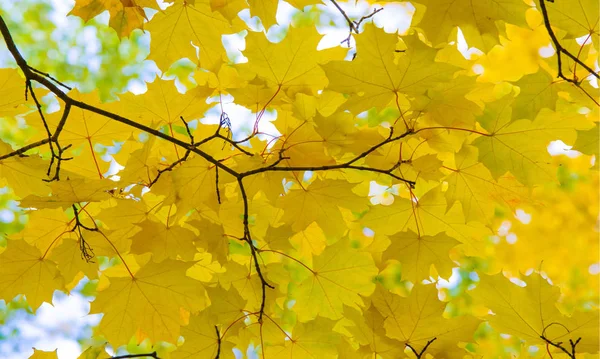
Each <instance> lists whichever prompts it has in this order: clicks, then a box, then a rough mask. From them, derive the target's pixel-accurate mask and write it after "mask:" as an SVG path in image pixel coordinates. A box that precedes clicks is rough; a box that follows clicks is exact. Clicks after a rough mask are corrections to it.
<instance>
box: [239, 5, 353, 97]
mask: <svg viewBox="0 0 600 359" xmlns="http://www.w3.org/2000/svg"><path fill="white" fill-rule="evenodd" d="M259 2H260V1H259ZM320 40H321V36H320V35H319V33H318V32H317V31H316V30H315V29H314V28H313V27H301V28H293V27H292V28H290V30H289V32H288V34H287V36H286V38H285V41H284V42H281V43H277V44H274V43H272V42H270V41H269V40H268V39H267V38H266V36H265V35H264V34H263V33H250V34H248V36H247V37H246V43H247V46H246V51H244V56H246V57H247V58H248V64H241V65H238V66H239V68H240V69H246V70H247V71H250V72H253V73H255V74H256V76H257V77H258V78H260V79H262V80H264V81H265V82H266V84H267V85H268V86H269V87H271V88H272V93H273V95H272V96H273V97H275V96H276V94H277V93H278V92H279V90H284V91H286V92H288V93H289V94H290V95H293V94H295V93H298V92H302V93H307V94H314V93H316V92H317V91H318V90H320V89H322V88H323V87H325V84H326V83H327V77H326V76H325V74H324V72H323V70H322V69H321V67H320V66H319V64H324V63H326V62H327V61H328V60H329V59H330V58H331V57H336V56H340V57H341V55H342V52H341V51H338V50H336V49H328V50H321V51H317V45H318V44H319V41H320ZM336 54H337V55H336Z"/></svg>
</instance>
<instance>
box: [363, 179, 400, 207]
mask: <svg viewBox="0 0 600 359" xmlns="http://www.w3.org/2000/svg"><path fill="white" fill-rule="evenodd" d="M399 187H400V186H399V185H394V186H391V187H389V186H383V185H380V184H379V183H377V182H375V181H371V182H370V183H369V196H370V197H371V203H372V204H382V205H384V206H389V205H391V204H392V203H394V195H396V196H397V195H398V189H399Z"/></svg>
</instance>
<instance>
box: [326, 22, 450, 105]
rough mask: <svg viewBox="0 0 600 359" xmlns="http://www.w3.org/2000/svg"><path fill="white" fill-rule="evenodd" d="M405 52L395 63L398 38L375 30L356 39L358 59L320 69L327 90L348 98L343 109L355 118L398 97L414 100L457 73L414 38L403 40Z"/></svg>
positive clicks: (334, 63) (337, 62)
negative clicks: (348, 96) (325, 76)
mask: <svg viewBox="0 0 600 359" xmlns="http://www.w3.org/2000/svg"><path fill="white" fill-rule="evenodd" d="M403 41H404V43H405V44H406V47H407V49H406V50H405V51H404V53H402V54H401V55H400V57H398V59H396V54H397V53H396V44H397V43H398V37H397V36H396V35H394V34H387V33H385V32H384V31H383V30H381V29H378V28H376V27H374V26H368V27H366V29H365V31H364V32H363V33H361V34H360V36H358V38H357V40H356V42H357V48H358V50H357V51H358V52H359V54H360V55H359V56H357V58H356V59H355V60H354V61H351V62H349V61H343V62H340V61H334V62H331V63H329V64H327V65H324V66H323V68H324V69H325V72H326V74H327V78H328V79H329V86H328V87H327V88H328V89H329V90H333V91H338V92H343V93H347V94H351V95H352V96H351V97H350V98H349V99H348V101H346V102H345V103H344V104H343V105H342V106H343V107H344V108H346V109H350V110H351V111H352V112H354V113H355V114H358V113H359V112H361V111H364V110H368V109H370V108H371V107H377V108H382V107H385V106H386V105H387V104H388V103H389V102H390V101H392V100H396V101H398V98H399V96H417V95H422V94H424V93H425V92H426V91H427V90H428V89H429V88H431V87H433V86H434V85H436V84H439V83H441V82H443V81H447V80H449V79H450V78H451V77H452V75H453V74H454V72H455V71H456V70H458V69H457V68H455V67H454V66H452V65H449V64H444V63H439V62H435V61H434V59H435V56H436V53H437V50H435V49H434V48H430V47H428V46H427V45H425V44H424V43H423V42H421V40H419V39H418V38H417V37H414V36H413V37H405V38H404V39H403Z"/></svg>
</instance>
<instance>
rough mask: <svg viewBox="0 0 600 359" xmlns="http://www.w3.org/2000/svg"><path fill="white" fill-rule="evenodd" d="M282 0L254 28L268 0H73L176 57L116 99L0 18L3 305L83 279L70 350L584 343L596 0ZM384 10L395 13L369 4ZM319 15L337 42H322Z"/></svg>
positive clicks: (344, 352)
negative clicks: (90, 321)
mask: <svg viewBox="0 0 600 359" xmlns="http://www.w3.org/2000/svg"><path fill="white" fill-rule="evenodd" d="M287 2H288V3H289V4H288V5H291V6H292V7H294V8H296V9H298V10H299V11H296V13H295V15H294V18H293V20H292V23H291V25H290V26H289V28H287V29H284V31H282V32H280V35H279V38H275V36H274V35H273V33H272V32H269V34H268V36H267V33H266V32H265V31H263V29H269V28H270V27H271V26H272V25H275V24H277V19H276V17H275V15H276V13H277V7H278V6H283V5H282V2H279V1H276V0H247V1H246V0H229V1H225V0H195V1H189V0H188V1H183V0H175V2H174V3H173V4H171V5H170V6H168V7H165V6H162V7H159V5H158V4H157V3H156V2H155V1H154V0H135V1H134V0H76V2H75V5H74V8H73V9H72V10H71V12H70V14H71V16H78V17H80V18H82V19H83V20H84V21H88V20H90V19H92V18H94V17H96V16H97V15H99V14H100V13H102V12H104V11H105V10H108V12H109V16H110V17H109V22H108V26H110V27H111V28H113V29H114V30H115V31H116V33H117V34H118V36H119V37H122V38H126V37H129V36H133V34H135V33H137V32H141V31H144V32H146V33H149V34H150V54H149V56H148V59H149V60H153V61H154V62H155V63H156V65H157V66H158V68H159V69H160V70H161V71H163V72H164V71H167V70H168V69H169V68H170V67H171V65H173V64H174V63H175V62H176V61H178V60H180V59H182V58H187V59H188V60H191V61H192V62H193V63H194V64H195V65H197V67H196V68H195V69H194V70H193V72H192V74H191V76H192V77H193V80H188V81H187V82H186V84H187V85H186V87H187V89H186V91H185V93H183V91H182V89H181V87H180V88H179V90H178V88H177V87H176V86H175V83H174V81H173V80H167V79H166V78H165V77H163V78H160V77H159V78H157V79H155V80H154V81H153V82H151V83H148V84H147V87H148V89H147V91H146V92H144V93H142V94H133V93H131V92H126V93H122V94H119V95H118V96H117V97H118V98H117V99H113V100H110V99H105V98H103V99H102V100H101V97H100V95H99V94H98V92H91V93H84V92H80V91H79V90H77V89H76V88H72V87H73V85H75V86H76V85H77V84H76V83H75V84H72V83H68V84H64V83H62V82H61V79H60V78H56V77H54V75H53V74H52V73H50V74H48V73H46V72H45V71H46V70H45V69H44V68H34V67H32V66H30V65H29V64H28V62H27V61H28V58H27V56H26V55H25V54H26V53H27V51H26V46H25V45H22V44H19V43H18V42H17V41H15V40H14V39H13V37H12V36H11V33H12V31H13V30H14V29H12V28H11V26H9V25H7V22H5V20H3V17H4V14H0V15H3V16H2V17H0V31H1V33H2V36H3V39H4V43H5V44H6V47H4V48H0V51H3V52H4V53H5V54H7V56H9V57H10V58H11V59H14V62H13V64H14V66H13V67H12V68H5V69H0V84H1V85H0V116H1V117H2V118H3V119H10V118H20V119H22V120H23V121H24V123H25V124H26V126H27V127H28V128H29V129H31V132H30V133H31V136H30V137H29V138H27V139H26V140H24V141H16V140H13V139H9V138H7V139H2V141H1V142H0V181H1V183H2V184H3V185H6V186H8V187H9V188H10V190H11V191H12V193H13V195H14V197H15V198H16V199H18V200H19V203H20V204H19V206H20V207H21V208H22V209H23V211H24V212H25V213H26V214H27V215H28V222H27V224H26V226H25V228H24V229H23V230H22V231H19V232H17V233H14V234H10V235H9V236H8V239H7V241H6V246H5V248H2V247H0V299H3V300H5V301H10V300H12V299H13V298H14V297H15V296H18V295H23V296H24V297H25V298H26V299H27V302H28V303H29V305H30V306H31V308H32V309H33V310H34V311H35V310H36V309H37V308H38V307H39V306H40V305H41V304H42V303H43V302H51V300H52V294H53V292H54V291H55V290H59V291H65V292H68V291H70V290H72V289H73V288H74V287H75V285H77V283H79V282H80V280H82V278H84V277H86V278H87V280H89V281H92V283H95V284H96V285H97V287H96V292H95V299H94V300H93V302H92V304H91V313H103V317H102V320H101V321H100V324H99V325H98V327H97V329H96V331H95V335H94V339H95V343H96V344H94V345H92V346H90V347H89V348H88V349H87V350H86V351H85V352H84V353H83V354H82V358H87V359H90V358H106V357H108V356H109V355H108V354H106V352H105V351H104V348H105V346H106V345H110V346H111V347H112V349H113V350H117V349H118V348H119V347H121V346H126V347H121V351H119V352H118V353H121V352H124V351H130V352H136V349H135V347H136V345H137V344H139V343H144V344H143V345H144V348H151V350H149V351H147V352H145V353H143V352H144V350H141V351H142V353H140V354H146V355H147V356H148V357H154V358H163V359H164V358H173V359H179V358H233V357H234V349H235V350H236V351H237V352H238V353H247V352H252V351H254V352H256V353H257V355H259V356H260V357H264V358H349V359H350V358H352V359H353V358H361V359H363V358H383V359H387V358H405V357H406V358H432V357H433V358H437V359H444V358H446V359H455V358H465V357H467V358H572V359H574V358H597V354H598V352H599V344H598V339H599V332H598V320H599V319H598V298H599V296H598V272H600V270H598V266H599V265H600V264H599V263H600V259H599V258H598V250H599V248H598V162H597V161H598V122H597V121H598V90H597V87H598V78H599V75H598V73H597V71H596V70H597V69H598V52H597V51H598V49H599V46H598V45H599V43H598V39H599V34H598V27H599V20H598V17H599V15H598V14H599V9H598V2H597V1H596V0H589V1H588V0H576V1H567V0H554V1H551V0H535V2H533V1H523V0H502V1H491V0H480V1H467V0H458V1H453V2H445V1H437V0H414V1H411V2H410V4H409V3H401V4H400V3H398V2H394V1H379V2H377V3H372V4H371V6H370V8H369V12H367V13H365V14H363V15H360V16H358V17H355V16H351V15H349V10H348V9H350V8H352V6H353V4H352V2H350V4H346V3H340V2H337V1H331V0H323V1H321V0H289V1H287ZM394 3H396V4H394ZM327 4H328V5H329V7H326V6H325V5H327ZM395 5H402V6H404V8H406V9H414V14H412V20H411V21H412V22H411V26H410V28H409V29H408V31H407V32H406V33H402V34H399V33H388V32H385V31H384V30H383V29H382V28H379V27H377V26H376V25H375V24H374V23H373V22H374V20H375V19H377V17H378V16H383V14H385V13H386V12H388V13H389V12H394V11H396V12H397V16H409V15H406V13H405V12H404V10H403V11H402V13H401V10H400V9H401V8H400V7H398V6H395ZM409 5H410V6H409ZM245 9H249V13H250V15H251V16H257V17H258V18H259V19H260V22H261V23H262V27H261V26H260V25H258V26H257V25H256V24H254V25H252V24H250V23H249V22H248V21H243V20H242V18H241V17H240V16H238V13H240V11H242V10H245ZM245 11H248V10H245ZM325 12H330V13H331V14H332V16H335V17H338V18H339V19H341V21H342V22H343V24H344V27H343V28H344V29H345V30H346V31H347V32H346V34H347V37H346V36H344V37H342V38H340V39H339V42H340V44H339V45H338V46H334V47H331V48H326V49H321V48H320V47H319V43H320V41H321V40H322V37H323V35H322V34H320V33H319V31H317V30H318V28H319V26H321V25H322V24H320V23H319V21H320V20H319V16H320V15H321V14H322V13H325ZM409 13H410V11H409ZM387 15H388V16H389V15H390V14H387ZM237 33H239V34H241V36H243V38H244V41H245V48H244V49H243V50H242V51H241V53H242V54H243V57H245V58H246V59H247V61H246V60H244V61H240V60H239V59H236V60H233V59H232V55H231V54H230V53H228V51H227V50H228V49H227V48H226V46H225V45H224V43H223V41H224V40H223V38H222V36H223V35H230V34H237ZM465 41H466V44H468V46H469V47H473V48H476V49H477V50H476V51H473V52H472V54H471V55H466V53H465V49H462V48H461V46H463V45H461V44H464V43H465ZM459 50H460V51H459ZM461 51H462V53H461ZM121 70H122V69H121V68H115V69H113V71H121ZM49 99H50V100H49ZM51 101H54V102H56V103H58V104H59V107H60V109H59V110H58V111H57V110H56V109H54V110H51V109H50V108H49V107H50V106H49V105H48V104H49V103H50V102H51ZM228 103H235V104H236V105H239V106H243V107H245V108H246V109H248V110H249V111H251V112H252V116H253V120H252V123H251V124H250V126H249V127H250V128H249V130H248V131H247V133H245V134H243V135H241V136H240V134H239V133H235V132H236V131H238V130H236V129H238V128H240V127H239V126H236V124H239V123H240V121H242V119H239V118H235V117H233V116H231V114H228V113H227V111H226V105H225V104H228ZM215 109H217V110H218V111H219V121H218V123H217V124H208V123H207V121H205V114H206V113H207V111H214V110H215ZM0 121H1V119H0ZM266 122H267V123H268V122H271V126H270V127H269V126H266V125H265V123H266ZM239 131H241V130H239ZM558 140H560V141H562V143H563V144H564V145H568V146H573V150H575V151H578V152H574V151H571V152H570V153H575V154H576V156H571V157H568V156H566V155H558V156H552V155H551V154H550V153H549V151H548V146H549V144H550V143H552V142H553V141H558ZM109 149H110V150H109ZM110 161H114V162H116V163H118V164H120V165H121V167H118V166H117V167H118V169H117V170H115V169H114V168H115V166H114V164H113V166H111V162H110ZM380 187H381V188H383V189H380V190H379V189H378V188H380ZM451 277H452V278H453V279H452V281H451V282H450V283H449V282H448V279H449V278H451ZM137 353H139V351H137ZM45 355H50V357H52V356H53V355H55V354H53V353H43V352H41V351H36V353H35V354H34V357H37V358H42V357H45ZM115 355H116V354H115Z"/></svg>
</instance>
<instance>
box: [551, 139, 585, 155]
mask: <svg viewBox="0 0 600 359" xmlns="http://www.w3.org/2000/svg"><path fill="white" fill-rule="evenodd" d="M571 148H573V146H569V145H567V144H565V143H564V142H563V141H561V140H556V141H552V142H550V144H549V145H548V153H550V155H552V156H558V155H565V156H567V157H569V158H575V157H579V156H581V152H579V151H575V150H571Z"/></svg>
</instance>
